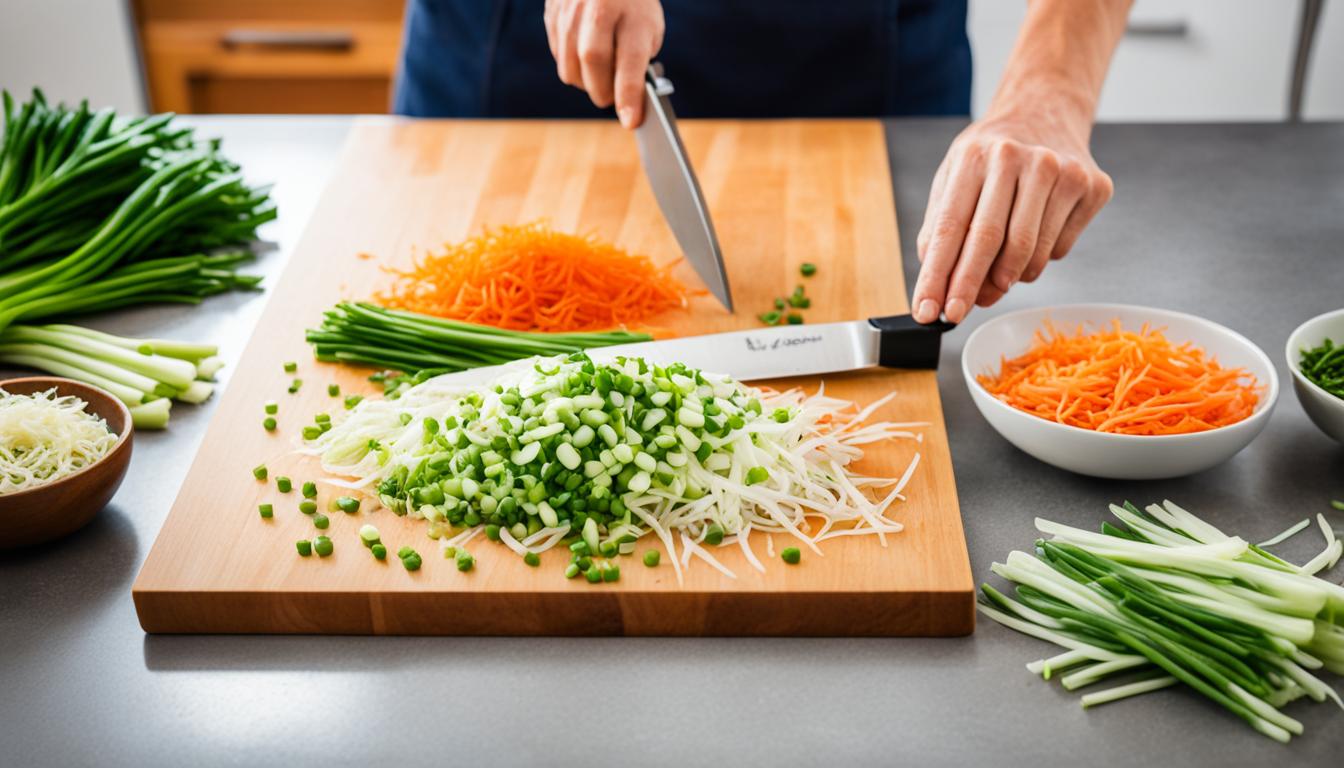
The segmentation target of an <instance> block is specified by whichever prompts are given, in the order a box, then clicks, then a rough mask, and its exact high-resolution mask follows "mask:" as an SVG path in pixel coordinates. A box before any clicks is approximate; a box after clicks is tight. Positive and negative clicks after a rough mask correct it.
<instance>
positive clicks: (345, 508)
mask: <svg viewBox="0 0 1344 768" xmlns="http://www.w3.org/2000/svg"><path fill="white" fill-rule="evenodd" d="M336 508H337V509H339V510H341V511H342V512H344V513H346V514H347V515H353V514H355V513H356V512H358V511H359V499H356V498H353V497H351V496H340V497H337V499H336Z"/></svg>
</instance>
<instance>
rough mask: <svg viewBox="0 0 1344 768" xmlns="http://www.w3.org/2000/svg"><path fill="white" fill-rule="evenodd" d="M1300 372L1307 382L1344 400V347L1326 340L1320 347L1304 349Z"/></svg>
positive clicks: (1299, 366)
mask: <svg viewBox="0 0 1344 768" xmlns="http://www.w3.org/2000/svg"><path fill="white" fill-rule="evenodd" d="M1298 370H1300V371H1301V372H1302V375H1303V376H1305V377H1306V378H1307V381H1310V382H1311V383H1312V384H1315V385H1316V386H1318V387H1320V388H1321V389H1324V390H1325V391H1326V392H1329V393H1330V394H1332V395H1334V396H1335V397H1338V398H1341V399H1344V346H1336V345H1335V343H1334V342H1333V341H1331V340H1330V339H1326V340H1325V341H1323V342H1322V343H1321V344H1320V345H1319V346H1316V347H1313V348H1311V349H1303V350H1302V359H1301V361H1300V362H1299V363H1298Z"/></svg>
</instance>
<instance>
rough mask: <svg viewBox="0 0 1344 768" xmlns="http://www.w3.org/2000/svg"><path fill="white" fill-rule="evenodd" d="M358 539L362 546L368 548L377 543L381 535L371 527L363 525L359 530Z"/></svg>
mask: <svg viewBox="0 0 1344 768" xmlns="http://www.w3.org/2000/svg"><path fill="white" fill-rule="evenodd" d="M359 538H360V539H362V540H363V542H364V546H366V547H368V546H372V545H374V544H376V543H378V541H379V540H380V539H381V538H382V535H381V534H379V533H378V529H377V528H374V527H373V526H372V525H365V526H361V527H360V529H359Z"/></svg>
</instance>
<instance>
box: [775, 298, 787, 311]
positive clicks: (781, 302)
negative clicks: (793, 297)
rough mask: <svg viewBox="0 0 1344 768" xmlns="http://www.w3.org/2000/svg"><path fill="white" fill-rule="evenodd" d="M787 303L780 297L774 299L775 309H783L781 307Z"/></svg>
mask: <svg viewBox="0 0 1344 768" xmlns="http://www.w3.org/2000/svg"><path fill="white" fill-rule="evenodd" d="M788 305H789V304H788V302H787V301H785V300H784V299H781V298H776V299H775V309H783V308H785V307H787V306H788Z"/></svg>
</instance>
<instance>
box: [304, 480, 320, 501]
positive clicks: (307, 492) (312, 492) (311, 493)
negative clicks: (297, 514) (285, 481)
mask: <svg viewBox="0 0 1344 768" xmlns="http://www.w3.org/2000/svg"><path fill="white" fill-rule="evenodd" d="M303 498H305V499H315V498H317V483H314V482H313V481H312V480H308V481H306V482H305V483H304V484H303Z"/></svg>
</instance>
